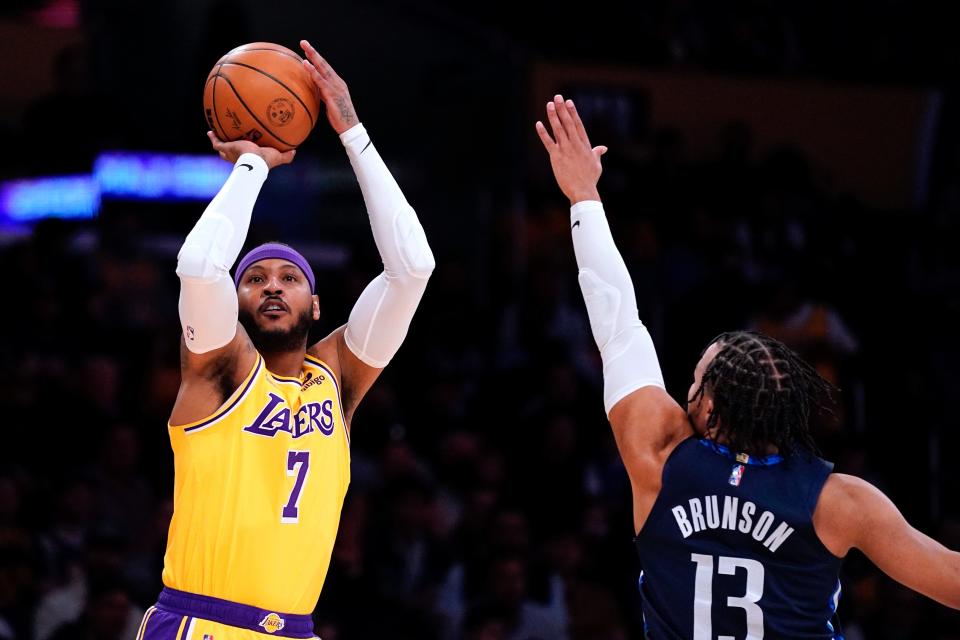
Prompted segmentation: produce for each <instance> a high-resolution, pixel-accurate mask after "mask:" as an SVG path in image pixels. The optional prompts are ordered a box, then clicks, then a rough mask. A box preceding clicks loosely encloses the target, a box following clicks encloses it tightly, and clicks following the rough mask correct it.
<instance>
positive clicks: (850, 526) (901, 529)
mask: <svg viewBox="0 0 960 640" xmlns="http://www.w3.org/2000/svg"><path fill="white" fill-rule="evenodd" d="M546 110H547V121H548V122H549V125H550V130H549V131H548V129H547V128H546V127H545V126H544V124H543V123H542V122H537V123H536V130H537V133H538V135H539V136H540V140H541V141H542V142H543V146H544V148H546V150H547V152H548V153H549V156H550V164H551V166H552V168H553V173H554V176H555V178H556V180H557V184H558V185H559V186H560V189H561V190H562V191H563V193H564V195H566V196H567V197H568V198H569V199H570V204H571V209H570V219H571V234H572V236H573V248H574V252H575V254H576V259H577V265H578V267H579V282H580V288H581V291H582V293H583V297H584V300H585V302H586V306H587V314H588V316H589V319H590V326H591V329H592V331H593V337H594V339H595V340H596V342H597V346H598V347H599V348H600V354H601V358H602V361H603V378H604V392H603V394H604V406H605V409H606V412H607V417H608V418H609V420H610V424H611V426H612V428H613V434H614V437H615V439H616V442H617V447H618V449H619V451H620V455H621V457H622V458H623V462H624V465H625V466H626V469H627V473H628V475H629V477H630V482H631V486H632V490H633V519H634V527H635V532H636V544H637V549H638V551H639V555H640V560H641V565H642V568H643V573H642V574H641V578H640V589H641V592H642V596H643V614H644V619H645V622H646V627H647V634H648V637H649V638H653V639H657V640H659V639H663V638H668V639H677V640H680V639H689V638H693V639H694V640H714V638H717V637H720V638H721V639H723V638H747V639H748V640H758V639H760V638H764V637H767V638H839V637H841V635H840V631H839V628H838V626H837V625H836V622H835V612H836V608H837V603H838V600H839V598H840V583H839V579H838V574H839V570H840V564H841V561H842V558H843V557H844V556H845V555H846V554H847V552H848V551H849V550H850V549H851V548H854V547H855V548H857V549H860V550H861V551H862V552H863V553H864V554H866V556H867V557H868V558H870V560H871V561H873V562H874V563H876V565H877V566H878V567H879V568H880V569H881V570H883V571H884V572H885V573H887V574H888V575H889V576H890V577H892V578H893V579H895V580H897V581H898V582H900V583H902V584H904V585H906V586H907V587H910V588H911V589H914V590H916V591H918V592H920V593H922V594H924V595H926V596H929V597H930V598H933V599H934V600H936V601H938V602H940V603H942V604H944V605H947V606H949V607H953V608H960V554H958V553H956V552H954V551H951V550H949V549H947V548H945V547H944V546H942V545H941V544H939V543H937V542H936V541H934V540H932V539H931V538H929V537H927V536H926V535H924V534H923V533H921V532H919V531H917V530H916V529H914V528H913V527H911V526H910V525H909V524H908V523H907V522H906V520H904V518H903V516H902V515H901V514H900V512H899V511H898V510H897V508H896V507H895V506H894V505H893V503H892V502H891V501H890V500H889V499H888V498H887V497H886V496H885V495H884V494H883V493H881V492H880V491H878V490H877V489H876V488H874V487H873V486H871V485H870V484H868V483H866V482H864V481H863V480H861V479H859V478H856V477H853V476H849V475H844V474H840V473H832V468H833V465H832V464H831V463H829V462H826V461H824V460H821V459H820V458H818V457H816V455H815V453H814V452H815V451H816V449H815V446H814V443H813V441H812V439H811V436H810V431H809V423H810V418H811V416H812V415H814V414H815V413H816V411H818V410H819V409H820V408H822V407H825V406H829V402H830V391H831V389H830V385H829V384H828V383H827V382H826V381H824V380H823V379H822V378H820V376H819V375H818V374H817V373H816V372H815V371H814V369H813V368H812V367H811V366H810V365H808V364H807V363H806V362H804V361H803V360H801V359H800V358H799V357H798V356H797V355H796V354H795V353H793V352H792V351H791V350H789V349H788V348H787V347H785V346H784V345H783V344H781V343H779V342H777V341H776V340H773V339H771V338H769V337H767V336H763V335H759V334H753V333H745V332H735V333H725V334H723V335H721V336H719V337H718V338H716V339H715V340H714V341H713V342H711V343H710V345H709V346H708V347H707V349H706V350H705V351H704V352H703V355H702V357H701V358H700V361H699V362H698V363H697V365H696V368H695V369H694V372H693V384H692V385H691V387H690V390H689V392H688V394H687V397H688V400H687V407H686V411H684V410H683V409H682V408H681V407H680V406H679V405H678V404H677V403H676V402H674V400H673V399H672V398H671V397H670V396H669V395H668V394H667V392H666V391H665V388H664V383H663V376H662V374H661V372H660V365H659V362H658V361H657V354H656V352H655V351H654V346H653V342H652V341H651V338H650V334H649V333H648V332H647V329H646V328H645V327H644V325H643V324H642V323H641V322H640V319H639V315H638V312H637V304H636V298H635V294H634V289H633V283H632V282H631V280H630V274H629V273H628V272H627V268H626V265H625V264H624V261H623V259H622V258H621V256H620V254H619V252H618V251H617V248H616V246H615V244H614V242H613V236H612V235H611V233H610V227H609V225H608V224H607V219H606V216H605V214H604V210H603V205H602V204H601V202H600V195H599V193H598V191H597V182H598V180H599V178H600V173H601V162H600V158H601V156H602V155H603V154H604V153H605V152H606V148H605V147H602V146H601V147H591V145H590V141H589V139H588V137H587V133H586V131H585V130H584V127H583V123H582V122H581V120H580V117H579V116H578V114H577V110H576V107H575V105H574V104H573V102H572V101H570V100H566V101H564V99H563V98H562V97H561V96H559V95H558V96H556V97H555V98H554V99H553V101H552V102H550V103H548V104H547V107H546Z"/></svg>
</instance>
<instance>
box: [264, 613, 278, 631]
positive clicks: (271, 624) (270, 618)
mask: <svg viewBox="0 0 960 640" xmlns="http://www.w3.org/2000/svg"><path fill="white" fill-rule="evenodd" d="M260 626H261V627H263V630H264V631H266V632H267V633H276V632H277V631H280V630H282V629H283V618H281V617H280V616H278V615H277V614H275V613H268V614H267V615H265V616H264V617H263V620H261V621H260Z"/></svg>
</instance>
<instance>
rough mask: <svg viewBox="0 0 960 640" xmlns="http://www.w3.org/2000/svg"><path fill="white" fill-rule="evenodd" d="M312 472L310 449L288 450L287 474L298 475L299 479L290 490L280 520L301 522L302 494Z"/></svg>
mask: <svg viewBox="0 0 960 640" xmlns="http://www.w3.org/2000/svg"><path fill="white" fill-rule="evenodd" d="M309 473H310V452H309V451H295V450H293V451H288V452H287V475H288V476H293V475H296V476H297V479H296V481H295V482H294V483H293V490H292V491H291V492H290V498H289V499H288V500H287V504H286V505H284V507H283V512H282V513H281V514H280V522H283V523H288V522H299V521H300V494H302V493H303V489H304V487H306V486H307V475H309Z"/></svg>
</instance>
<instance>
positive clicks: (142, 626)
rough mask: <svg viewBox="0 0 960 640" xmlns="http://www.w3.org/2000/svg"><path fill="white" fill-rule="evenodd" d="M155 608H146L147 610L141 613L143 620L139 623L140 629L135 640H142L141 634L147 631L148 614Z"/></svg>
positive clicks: (150, 614) (151, 613)
mask: <svg viewBox="0 0 960 640" xmlns="http://www.w3.org/2000/svg"><path fill="white" fill-rule="evenodd" d="M156 610H157V608H156V607H150V608H149V609H147V612H146V613H145V614H143V622H141V623H140V631H138V632H137V640H143V634H145V633H146V632H147V623H148V622H150V616H152V615H153V612H154V611H156Z"/></svg>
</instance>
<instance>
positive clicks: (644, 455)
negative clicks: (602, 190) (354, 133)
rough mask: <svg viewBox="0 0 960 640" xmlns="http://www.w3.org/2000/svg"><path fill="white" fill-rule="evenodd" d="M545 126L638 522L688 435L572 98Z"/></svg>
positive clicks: (540, 128) (552, 108)
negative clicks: (675, 450) (639, 303)
mask: <svg viewBox="0 0 960 640" xmlns="http://www.w3.org/2000/svg"><path fill="white" fill-rule="evenodd" d="M547 120H548V122H549V124H550V129H551V131H552V132H553V135H552V136H551V135H550V133H549V132H548V131H547V128H546V126H544V124H543V123H542V122H537V125H536V128H537V133H538V134H539V136H540V140H541V142H543V146H544V148H546V150H547V152H548V153H549V154H550V165H551V167H552V168H553V173H554V177H555V178H556V180H557V184H558V185H559V187H560V189H561V191H563V193H564V195H566V196H567V198H568V199H569V200H570V205H571V207H570V223H571V224H570V232H571V234H572V236H573V249H574V253H575V254H576V257H577V266H578V267H579V277H578V279H579V282H580V289H581V291H582V293H583V298H584V301H585V302H586V306H587V315H588V316H589V319H590V328H591V330H592V331H593V337H594V340H595V341H596V343H597V346H598V347H599V349H600V356H601V358H602V360H603V389H604V392H603V399H604V407H605V408H606V411H607V416H608V418H609V419H610V424H611V426H612V427H613V432H614V436H615V437H616V440H617V446H618V447H619V449H620V455H621V456H622V458H623V461H624V464H625V466H626V467H627V471H628V473H629V474H630V478H631V481H632V483H633V486H634V498H635V508H634V512H635V520H637V522H639V523H641V524H642V521H643V520H644V519H645V518H646V513H647V512H649V505H652V501H653V498H655V497H656V492H657V491H659V488H660V471H661V469H662V465H663V461H664V460H665V459H666V456H667V455H669V452H670V451H671V450H672V449H673V447H674V446H676V444H677V443H678V442H680V440H682V439H683V438H685V437H687V436H688V435H690V433H691V429H690V426H689V423H688V421H687V420H686V415H685V414H684V412H683V410H682V409H680V407H679V406H678V405H677V404H676V402H674V401H673V399H672V398H671V397H670V396H669V395H668V394H667V392H666V391H665V389H664V383H663V375H662V373H661V372H660V363H659V362H658V360H657V353H656V350H655V349H654V346H653V341H652V340H651V339H650V333H649V332H648V331H647V328H646V327H645V326H644V325H643V323H642V322H640V317H639V314H638V312H637V302H636V296H635V293H634V289H633V282H632V281H631V279H630V273H629V272H628V271H627V267H626V264H625V263H624V261H623V258H622V257H621V255H620V252H619V251H618V250H617V247H616V244H615V243H614V241H613V235H612V234H611V232H610V225H609V224H608V222H607V218H606V215H605V214H604V211H603V204H602V203H601V202H600V195H599V192H598V191H597V182H598V181H599V179H600V173H601V171H602V167H601V164H600V157H601V156H602V155H603V154H604V153H605V152H606V147H602V146H601V147H591V145H590V140H589V138H588V137H587V132H586V130H585V129H584V127H583V123H582V122H581V120H580V116H579V115H578V114H577V111H576V107H575V106H574V104H573V101H572V100H567V101H564V100H563V98H562V97H561V96H559V95H558V96H556V97H555V98H554V99H553V101H551V102H549V103H547ZM648 502H649V505H648V504H647V503H648Z"/></svg>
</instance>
